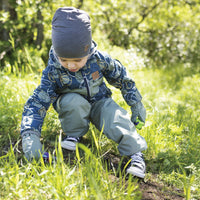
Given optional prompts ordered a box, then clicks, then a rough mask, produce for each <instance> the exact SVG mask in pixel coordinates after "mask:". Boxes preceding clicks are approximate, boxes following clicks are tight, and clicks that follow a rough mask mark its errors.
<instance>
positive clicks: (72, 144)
mask: <svg viewBox="0 0 200 200" xmlns="http://www.w3.org/2000/svg"><path fill="white" fill-rule="evenodd" d="M79 141H80V138H79V137H77V138H75V137H71V136H67V137H66V138H65V139H64V140H63V141H62V142H61V147H62V148H64V149H67V150H70V151H75V150H76V144H77V143H78V142H79Z"/></svg>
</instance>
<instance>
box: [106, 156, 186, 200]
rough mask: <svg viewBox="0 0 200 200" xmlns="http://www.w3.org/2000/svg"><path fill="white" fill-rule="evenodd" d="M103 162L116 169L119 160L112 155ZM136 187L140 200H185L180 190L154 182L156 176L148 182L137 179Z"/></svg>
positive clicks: (114, 177)
mask: <svg viewBox="0 0 200 200" xmlns="http://www.w3.org/2000/svg"><path fill="white" fill-rule="evenodd" d="M105 160H107V162H109V165H110V166H112V167H114V168H116V169H117V168H118V166H119V163H120V158H119V157H118V156H115V155H112V154H108V155H106V157H105ZM126 162H127V160H124V161H123V162H122V165H121V168H123V167H124V166H125V164H126ZM110 178H111V179H112V180H113V181H117V179H118V177H116V176H111V177H110ZM138 186H139V190H140V192H141V195H142V200H185V198H184V194H183V191H182V190H180V189H178V188H175V187H170V186H166V185H164V184H162V183H159V182H156V175H152V177H151V178H150V179H149V180H140V179H138Z"/></svg>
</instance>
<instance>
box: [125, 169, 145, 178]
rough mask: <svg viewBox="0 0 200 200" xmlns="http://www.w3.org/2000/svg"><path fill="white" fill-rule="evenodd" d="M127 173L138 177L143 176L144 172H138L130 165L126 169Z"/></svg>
mask: <svg viewBox="0 0 200 200" xmlns="http://www.w3.org/2000/svg"><path fill="white" fill-rule="evenodd" d="M127 173H128V174H132V175H133V176H137V177H139V178H144V177H145V174H144V173H140V172H138V171H137V170H136V169H133V168H132V169H131V167H130V168H129V169H127Z"/></svg>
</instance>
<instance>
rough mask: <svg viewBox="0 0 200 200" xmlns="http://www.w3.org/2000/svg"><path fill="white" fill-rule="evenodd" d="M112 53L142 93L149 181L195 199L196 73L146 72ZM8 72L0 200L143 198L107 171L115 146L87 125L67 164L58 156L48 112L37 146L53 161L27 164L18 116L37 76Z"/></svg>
mask: <svg viewBox="0 0 200 200" xmlns="http://www.w3.org/2000/svg"><path fill="white" fill-rule="evenodd" d="M109 50H110V53H111V54H112V56H113V57H120V58H119V59H120V60H121V62H122V63H126V66H127V68H128V71H129V74H130V75H131V76H132V77H133V78H134V79H135V81H136V84H137V87H138V89H139V90H140V91H141V93H142V95H143V103H144V105H145V107H146V109H147V121H146V125H145V127H144V128H143V129H142V130H141V131H139V133H140V134H141V135H142V136H144V137H145V139H146V141H147V143H148V149H147V151H146V152H145V159H146V164H147V174H148V177H151V176H152V175H157V178H158V179H159V180H160V181H163V183H165V184H167V185H173V186H176V187H179V188H180V189H183V190H184V193H185V197H186V199H191V198H193V199H200V186H199V180H200V162H199V159H198V157H199V155H200V143H199V136H200V135H199V134H200V108H199V105H200V100H199V96H200V89H199V87H197V86H199V85H200V75H199V74H195V73H193V74H192V73H191V70H192V69H190V68H187V67H186V66H184V65H179V66H178V65H177V66H174V67H173V68H172V69H171V70H160V69H157V70H153V69H147V68H145V67H144V66H143V65H142V64H141V63H142V62H143V61H142V59H139V58H138V56H137V55H136V53H135V52H134V51H132V50H131V51H129V52H127V51H124V50H121V49H119V48H115V47H113V48H112V50H111V48H110V49H109ZM133 57H134V58H135V59H136V58H137V59H138V60H137V62H136V61H134V62H133V59H132V58H133ZM141 66H142V67H141ZM14 68H15V66H12V69H14ZM11 71H12V72H14V71H16V73H14V74H13V73H12V74H10V72H11ZM11 71H10V72H9V70H7V71H6V72H4V73H3V72H2V73H1V74H0V85H1V86H0V146H1V149H2V151H1V157H0V173H1V175H0V199H20V200H21V199H140V198H141V194H140V192H139V190H138V186H137V183H136V180H134V179H133V178H132V177H131V176H129V177H127V176H126V175H125V173H124V171H123V170H122V171H121V172H120V173H118V172H116V171H114V170H110V168H109V167H108V166H107V164H106V163H105V161H104V159H103V155H105V154H106V152H110V151H112V153H114V154H116V155H117V156H118V154H119V153H118V151H117V145H116V144H115V143H113V142H112V141H110V140H108V139H107V138H106V137H105V136H104V135H103V132H99V131H97V130H96V129H95V128H94V127H93V126H92V125H91V126H90V130H89V132H88V133H87V135H86V136H85V137H84V141H85V142H84V145H83V144H80V145H79V146H78V148H77V149H76V153H75V154H74V155H73V156H74V157H73V158H72V159H71V158H70V157H68V155H66V154H64V153H63V152H62V150H61V147H60V143H59V141H60V139H61V138H60V129H61V127H60V124H59V121H58V119H57V116H56V113H55V111H54V110H53V108H50V109H49V112H48V114H47V116H46V118H45V122H44V126H43V129H42V130H43V132H42V139H41V140H42V142H43V143H44V145H45V150H46V151H49V152H50V154H51V157H52V159H53V157H54V156H56V157H57V162H52V163H51V162H50V164H44V162H43V160H40V161H39V162H36V161H34V162H31V163H27V162H26V161H25V160H24V158H23V154H22V151H21V141H20V136H19V131H20V123H21V114H22V111H23V106H24V103H25V101H26V100H27V98H28V96H29V95H30V94H31V93H32V92H33V89H34V88H35V87H36V86H37V85H38V83H39V81H40V78H39V75H35V74H34V75H33V74H25V73H24V74H23V76H21V74H20V71H19V70H11ZM112 89H113V93H114V94H113V98H114V99H115V100H116V101H117V103H118V104H120V105H121V106H122V107H124V108H125V109H126V110H128V112H129V113H130V109H129V107H128V106H127V105H126V104H125V102H124V101H123V100H122V98H121V94H120V92H119V91H117V90H116V89H114V88H112ZM130 114H131V113H130ZM119 171H120V170H119ZM127 178H128V179H127Z"/></svg>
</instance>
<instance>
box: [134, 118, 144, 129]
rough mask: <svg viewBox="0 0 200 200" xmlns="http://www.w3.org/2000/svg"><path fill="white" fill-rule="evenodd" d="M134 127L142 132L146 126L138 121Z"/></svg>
mask: <svg viewBox="0 0 200 200" xmlns="http://www.w3.org/2000/svg"><path fill="white" fill-rule="evenodd" d="M134 125H135V127H136V128H137V129H139V130H141V129H142V127H143V126H144V122H141V121H140V120H139V119H136V121H135V122H134Z"/></svg>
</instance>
